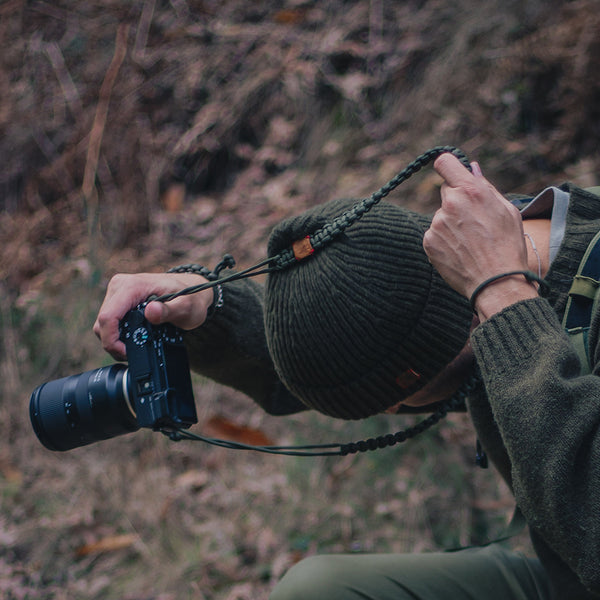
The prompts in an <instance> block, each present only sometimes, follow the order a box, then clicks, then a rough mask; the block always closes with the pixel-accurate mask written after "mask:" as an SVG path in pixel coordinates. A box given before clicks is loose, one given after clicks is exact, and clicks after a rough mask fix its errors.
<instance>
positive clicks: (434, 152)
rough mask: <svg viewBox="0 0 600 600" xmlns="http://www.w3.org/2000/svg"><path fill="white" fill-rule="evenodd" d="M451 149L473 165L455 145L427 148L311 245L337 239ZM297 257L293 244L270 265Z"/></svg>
mask: <svg viewBox="0 0 600 600" xmlns="http://www.w3.org/2000/svg"><path fill="white" fill-rule="evenodd" d="M446 153H450V154H453V155H454V156H456V158H458V160H460V162H461V163H462V164H463V165H465V167H466V168H467V169H469V170H470V169H471V167H470V165H469V161H468V159H467V157H466V155H465V154H464V153H463V152H462V150H459V149H458V148H455V147H453V146H436V147H435V148H431V150H428V151H427V152H424V153H423V154H421V155H420V156H418V157H417V158H416V159H415V160H413V161H412V162H411V163H410V164H409V165H408V166H407V167H405V168H404V169H403V170H402V171H400V173H398V175H396V176H395V177H394V178H393V179H391V180H390V181H388V183H386V184H385V185H384V186H383V187H381V188H380V189H379V190H377V191H376V192H374V193H373V194H372V195H371V196H370V197H369V198H364V199H363V200H361V201H360V202H358V203H357V204H356V205H355V206H353V207H352V208H350V209H348V210H347V211H346V212H344V213H342V214H341V215H340V216H339V217H336V218H335V219H334V220H333V221H332V222H331V223H328V224H327V225H324V226H323V227H322V228H321V229H319V230H317V231H316V232H315V233H313V234H312V235H310V236H309V240H310V245H311V247H312V250H313V251H314V252H316V251H318V250H319V249H320V248H322V247H323V246H325V245H326V244H328V243H329V242H331V241H332V240H334V239H335V238H336V237H337V236H338V235H340V234H341V233H343V232H344V231H345V230H346V229H347V228H348V227H350V225H352V224H353V223H354V222H356V221H358V219H360V218H361V217H362V216H363V215H364V214H365V213H366V212H368V211H369V210H371V208H373V206H375V205H376V204H377V203H378V202H379V201H380V200H382V199H383V198H385V197H386V196H387V195H388V194H389V193H390V192H391V191H393V190H394V189H396V188H397V187H398V186H399V185H400V184H401V183H403V182H405V181H406V180H407V179H408V178H409V177H412V175H414V174H415V173H416V172H417V171H420V170H421V169H422V168H423V167H424V166H426V165H428V164H429V163H430V162H432V161H434V160H435V159H436V158H437V157H438V156H440V155H441V154H446ZM297 260H298V259H297V257H296V255H295V253H294V251H293V250H292V249H291V248H288V249H286V250H283V251H282V252H280V253H279V254H278V255H277V256H275V257H274V258H273V259H272V264H271V268H272V269H273V270H282V269H286V268H288V267H289V266H291V265H292V264H294V263H295V262H296V261H297Z"/></svg>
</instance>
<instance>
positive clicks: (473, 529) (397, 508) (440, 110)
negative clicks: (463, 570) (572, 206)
mask: <svg viewBox="0 0 600 600" xmlns="http://www.w3.org/2000/svg"><path fill="white" fill-rule="evenodd" d="M597 9H598V2H597V1H592V0H577V1H573V2H569V3H562V2H541V1H540V2H527V3H523V2H516V1H515V2H513V1H508V2H507V1H503V2H500V1H499V0H498V1H496V0H494V1H492V2H485V3H481V2H472V1H467V0H459V1H458V2H453V3H448V2H444V1H442V0H429V1H416V0H415V1H410V2H402V3H392V2H384V1H383V0H370V1H368V2H367V1H343V0H335V1H333V2H327V3H318V2H297V1H287V2H277V3H274V4H273V3H266V2H265V3H256V2H255V3H247V2H242V1H240V0H225V1H223V2H213V1H211V0H187V1H186V0H172V1H171V2H159V1H158V0H140V1H136V2H122V1H120V0H110V1H108V2H103V3H92V2H87V1H84V2H77V3H75V2H69V1H66V0H63V1H59V2H52V3H50V2H25V1H24V0H9V1H8V2H5V3H3V4H2V6H0V41H1V44H2V52H1V53H0V82H1V84H2V90H3V92H2V94H0V132H1V135H0V156H1V158H2V168H1V169H0V211H1V213H0V291H1V292H2V298H3V302H2V304H1V309H0V335H1V340H2V344H1V347H0V391H1V404H0V419H1V423H2V432H3V435H2V440H1V441H0V494H1V495H0V498H1V502H2V505H1V510H0V547H1V549H0V595H2V596H3V597H6V598H9V599H13V598H14V599H20V598H36V599H37V598H44V599H46V598H47V599H56V600H60V599H69V600H71V599H74V598H75V599H78V598H123V599H127V600H133V599H136V600H142V599H148V600H150V599H153V600H159V599H160V600H173V599H180V598H198V599H205V600H217V599H218V600H225V599H227V600H246V599H256V598H266V597H267V595H268V591H269V590H270V589H271V588H272V586H273V585H274V583H275V582H276V581H277V579H278V578H279V577H280V576H281V574H282V573H283V572H285V570H286V569H287V568H288V567H289V566H290V565H291V564H293V563H294V562H295V561H297V560H299V559H301V558H302V557H303V556H307V555H309V554H313V553H316V552H333V551H335V552H338V551H340V552H357V551H428V550H433V549H436V548H440V547H449V546H457V545H463V544H469V543H472V542H481V541H484V540H487V539H489V538H490V537H493V536H495V535H498V534H499V533H500V532H502V529H503V525H504V523H505V522H506V519H507V518H508V517H509V516H510V512H511V500H510V496H509V494H508V492H507V490H506V489H505V488H504V487H503V486H502V484H501V483H500V482H499V481H498V480H497V479H496V477H495V476H494V474H493V472H492V471H482V470H478V469H475V468H474V467H473V464H472V463H473V453H474V442H475V440H474V434H473V432H472V430H471V427H470V425H469V423H468V418H467V417H466V416H465V415H453V416H451V417H450V418H449V419H448V421H447V422H445V423H444V424H442V425H441V426H439V427H437V428H436V429H435V430H434V431H432V432H430V433H428V434H425V435H424V436H422V437H421V439H417V440H414V441H412V442H409V443H408V444H405V445H403V446H402V447H398V448H393V449H388V450H385V451H379V452H375V453H370V454H368V455H361V456H353V457H346V458H343V459H333V458H326V459H325V458H319V459H306V458H283V457H271V456H265V455H261V454H252V453H244V452H234V451H228V450H224V449H219V448H211V447H207V446H204V445H201V444H193V443H188V442H180V443H174V442H171V441H169V440H167V439H166V438H163V437H161V436H160V435H159V434H153V433H151V432H139V433H137V434H134V435H130V436H125V437H122V438H117V439H114V440H110V441H107V442H103V443H101V444H96V445H94V446H91V447H88V448H82V449H79V450H76V451H73V452H70V453H67V454H64V455H57V454H53V453H50V452H48V451H46V450H45V449H44V448H42V447H41V446H40V444H39V443H38V442H37V440H36V439H35V436H34V435H33V433H32V431H31V427H30V425H29V420H28V414H27V410H28V400H29V394H30V392H31V391H32V389H33V388H34V387H35V386H36V385H38V384H39V383H41V382H43V381H45V380H48V379H52V378H57V377H60V376H64V375H67V374H71V373H76V372H79V371H81V370H84V369H88V368H93V367H96V366H99V365H101V364H104V363H106V362H109V359H108V357H106V356H104V355H103V353H102V352H101V350H100V348H99V347H98V344H97V342H96V340H95V338H94V337H93V335H92V334H91V331H90V328H91V324H92V322H93V320H94V316H95V312H96V310H97V308H98V305H99V303H100V301H101V298H102V295H103V290H104V287H105V285H106V282H107V279H108V278H109V277H110V275H111V274H112V273H114V272H117V271H136V270H142V269H148V270H163V269H165V268H166V267H169V266H172V265H173V264H178V263H183V262H191V261H192V262H204V263H205V264H210V265H212V264H214V263H215V262H216V261H218V260H219V259H220V258H221V256H222V255H223V253H225V252H230V253H233V254H234V256H235V257H236V259H237V260H238V263H239V264H240V265H242V266H245V265H249V264H251V263H252V262H253V261H256V260H258V259H260V258H261V257H262V256H263V255H264V252H265V246H266V238H267V236H268V232H269V230H270V229H271V227H272V226H273V225H274V224H275V223H276V222H277V221H279V220H280V219H282V218H284V217H285V216H288V215H290V214H294V213H296V212H298V211H299V210H302V209H303V208H304V207H307V206H310V205H312V204H314V203H317V202H321V201H325V200H328V199H330V198H333V197H335V196H342V195H344V196H357V197H360V196H364V195H366V194H368V193H370V192H372V191H374V190H375V189H377V188H378V187H379V186H381V185H382V184H383V183H385V182H386V181H387V180H388V179H389V178H391V177H392V176H393V175H394V174H395V173H396V172H397V171H398V170H400V169H401V168H402V167H403V166H405V164H407V162H409V161H410V160H412V159H413V158H414V157H415V156H416V155H417V154H419V153H421V152H422V151H424V150H426V149H427V148H429V147H431V146H434V145H439V144H451V145H457V146H460V147H462V148H463V149H464V150H465V151H466V152H467V153H468V155H469V156H471V157H472V158H474V159H477V160H479V161H480V163H481V164H482V167H483V168H484V171H485V172H486V173H487V174H488V175H489V176H490V178H491V179H492V180H493V181H494V182H495V183H496V184H497V185H498V187H500V188H501V189H503V190H505V191H511V192H512V191H526V192H535V191H537V190H538V189H539V188H540V187H541V186H543V185H546V184H548V183H558V182H561V181H563V180H565V179H570V180H573V181H575V182H576V183H579V184H580V185H583V186H586V185H594V184H597V183H598V179H597V174H598V172H599V166H600V165H599V158H598V156H599V155H598V139H599V135H600V125H599V114H598V111H599V108H598V107H599V106H600V102H599V100H600V88H599V85H600V84H599V83H598V78H597V73H598V69H599V66H600V65H599V64H598V62H599V60H600V51H599V48H598V44H599V40H600V37H599V36H598V31H599V20H598V14H600V13H599V12H598V10H597ZM438 186H439V181H438V179H437V177H436V176H435V175H432V173H431V171H429V170H426V171H425V172H424V173H422V174H419V175H418V176H415V178H414V179H411V180H410V181H409V182H407V183H406V184H405V185H404V186H403V188H402V189H401V190H399V191H398V192H395V193H394V194H393V196H392V198H391V201H394V202H398V203H402V204H404V205H406V206H409V207H411V208H414V209H417V210H421V211H423V212H428V211H431V210H433V209H435V207H436V206H437V196H438ZM195 389H196V396H197V403H198V410H199V413H200V421H201V422H200V424H199V426H198V428H199V430H202V428H203V427H207V426H208V424H210V423H212V424H213V425H214V423H215V422H221V423H229V424H233V425H234V426H235V428H234V430H235V431H237V432H238V433H239V432H240V431H250V430H252V431H258V432H260V433H261V434H263V435H264V436H267V437H268V438H269V439H272V440H274V441H276V442H277V443H282V444H283V443H294V442H313V441H314V442H320V441H322V442H326V441H332V440H334V441H349V440H358V439H362V438H365V437H369V436H372V435H377V434H380V433H387V432H389V431H390V430H396V429H400V428H403V427H405V426H406V425H408V424H409V423H410V422H409V421H407V420H403V421H399V420H398V421H397V420H395V419H394V420H390V419H389V418H387V419H386V418H383V417H382V418H375V419H371V420H368V421H367V422H362V423H339V422H335V421H332V420H329V419H326V418H324V417H320V416H318V415H313V414H303V415H299V416H295V417H291V418H289V419H276V418H272V417H268V416H266V415H264V414H263V413H262V412H261V411H260V410H259V409H258V408H256V407H255V406H253V405H252V404H251V403H250V402H249V401H248V400H247V399H246V398H244V397H243V396H241V395H240V394H238V393H236V392H233V391H231V390H227V389H223V388H220V387H218V386H216V385H215V384H213V383H211V382H208V381H203V380H200V379H196V380H195ZM516 543H518V544H521V545H523V547H524V548H527V545H526V540H525V539H524V538H519V539H518V540H517V542H516Z"/></svg>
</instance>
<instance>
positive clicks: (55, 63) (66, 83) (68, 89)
mask: <svg viewBox="0 0 600 600" xmlns="http://www.w3.org/2000/svg"><path fill="white" fill-rule="evenodd" d="M43 48H44V52H45V53H46V56H47V57H48V59H49V60H50V62H51V63H52V67H53V68H54V71H55V72H56V77H57V78H58V82H59V83H60V87H61V89H62V91H63V96H64V97H65V100H66V102H67V106H68V107H69V110H70V111H71V113H72V114H73V117H75V118H76V119H78V118H79V117H80V115H81V112H82V106H81V98H80V97H79V92H78V91H77V88H76V87H75V84H74V83H73V79H72V78H71V74H70V73H69V69H67V65H66V63H65V59H64V57H63V55H62V52H61V50H60V48H59V46H58V44H57V43H56V42H48V43H46V44H44V46H43Z"/></svg>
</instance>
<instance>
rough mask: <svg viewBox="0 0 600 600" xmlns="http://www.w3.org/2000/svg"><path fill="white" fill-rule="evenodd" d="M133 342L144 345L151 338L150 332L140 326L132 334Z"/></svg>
mask: <svg viewBox="0 0 600 600" xmlns="http://www.w3.org/2000/svg"><path fill="white" fill-rule="evenodd" d="M131 338H132V340H133V343H134V344H136V345H137V346H143V345H144V344H146V342H147V341H148V339H149V338H150V334H149V333H148V330H147V329H146V328H145V327H138V328H137V329H136V330H135V331H134V332H133V335H132V336H131Z"/></svg>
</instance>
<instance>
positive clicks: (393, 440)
mask: <svg viewBox="0 0 600 600" xmlns="http://www.w3.org/2000/svg"><path fill="white" fill-rule="evenodd" d="M445 153H450V154H453V155H454V156H456V158H458V160H459V161H460V162H461V163H462V164H463V165H464V166H465V167H466V168H467V169H468V170H469V171H470V170H471V167H470V164H469V161H468V159H467V157H466V155H465V154H464V153H463V152H462V151H461V150H460V149H459V148H456V147H454V146H436V147H435V148H431V149H430V150H427V151H426V152H424V153H423V154H421V155H420V156H418V157H417V158H416V159H415V160H414V161H412V162H411V163H410V164H408V165H407V166H406V167H405V168H404V169H403V170H402V171H400V173H398V174H397V175H396V176H395V177H394V178H393V179H391V180H390V181H388V183H386V184H385V185H384V186H383V187H381V188H380V189H379V190H377V191H376V192H374V193H373V194H372V195H371V196H370V197H369V198H364V199H362V200H360V201H359V202H357V203H356V204H355V205H354V206H353V207H352V208H350V209H349V210H347V211H345V212H344V213H342V214H341V215H339V216H338V217H336V218H335V219H333V221H331V222H330V223H328V224H326V225H325V226H323V227H322V228H321V229H318V230H317V231H316V232H314V233H313V234H312V235H310V236H308V241H309V243H310V248H311V254H312V253H314V252H316V251H318V250H319V249H320V248H322V247H323V246H325V245H326V244H328V243H330V242H331V241H333V240H335V238H336V237H338V236H339V235H340V234H341V233H343V232H344V231H345V230H346V229H347V228H348V227H350V226H351V225H352V224H353V223H355V222H356V221H358V220H359V219H360V218H361V217H362V216H363V215H364V214H365V213H366V212H368V211H369V210H370V209H371V208H373V206H375V205H376V204H377V203H378V202H379V201H380V200H382V199H383V198H385V197H386V196H387V195H388V194H389V193H390V192H391V191H393V190H394V189H395V188H396V187H398V186H399V185H400V184H401V183H403V182H404V181H406V180H407V179H409V178H410V177H411V176H412V175H414V174H415V173H417V172H418V171H420V170H421V169H422V168H423V167H425V166H426V165H428V164H429V163H431V162H432V161H434V160H435V159H436V158H437V157H438V156H440V155H442V154H445ZM298 260H299V258H298V257H297V255H296V253H295V251H294V249H293V248H287V249H285V250H283V251H281V252H280V253H279V254H277V255H275V256H273V257H271V258H267V259H265V260H263V261H261V262H259V263H257V264H256V265H254V266H252V267H249V268H247V269H244V270H243V271H239V272H237V273H232V274H231V275H227V276H225V277H221V276H220V274H221V271H222V270H223V269H225V268H232V267H234V266H235V261H234V260H233V257H232V256H231V255H225V256H224V257H223V260H222V261H221V262H220V263H219V264H218V265H217V266H216V267H215V269H214V270H213V271H211V270H210V269H208V268H206V267H201V266H199V265H192V264H190V265H182V266H180V267H176V268H175V269H171V271H172V272H190V271H191V272H197V273H200V274H202V275H203V276H204V277H206V278H207V279H208V280H209V281H208V282H207V283H204V284H201V285H198V286H192V287H189V288H185V289H183V290H180V291H179V292H176V293H173V294H165V295H163V296H160V297H159V298H155V300H158V301H161V302H168V301H169V300H173V299H174V298H177V297H178V296H185V295H189V294H194V293H196V292H200V291H202V290H205V289H208V288H212V287H215V286H220V285H221V284H223V283H227V282H230V281H236V280H238V279H243V278H247V277H252V276H255V275H260V274H264V273H270V272H273V271H280V270H283V269H287V268H289V267H291V266H293V265H294V264H296V263H297V262H298ZM480 384H481V379H480V377H479V376H478V374H477V372H473V373H472V374H471V376H470V377H469V378H467V380H466V381H465V382H464V383H463V384H462V385H461V387H460V388H459V390H458V391H457V392H456V393H455V394H454V395H453V396H452V397H451V398H449V399H448V400H445V401H443V402H441V403H440V404H439V406H438V408H437V410H436V411H435V412H434V413H433V414H431V415H430V416H429V417H427V418H426V419H424V420H423V421H420V422H419V423H417V424H416V425H414V426H413V427H409V428H407V429H405V430H402V431H398V432H397V433H395V434H388V435H384V436H380V437H377V438H370V439H367V440H363V441H359V442H352V443H348V444H317V445H311V446H247V445H245V444H240V443H237V442H232V441H227V440H216V439H214V438H205V437H203V436H200V435H197V434H194V433H191V432H189V431H186V430H183V429H182V430H178V431H169V432H166V431H165V433H166V434H167V435H168V436H169V437H170V438H171V439H172V440H174V441H178V440H182V439H192V440H197V441H203V442H206V443H209V444H213V445H217V446H221V447H226V448H230V449H242V450H256V451H259V452H266V453H270V454H286V455H292V456H345V455H347V454H354V453H357V452H368V451H370V450H377V449H380V448H387V447H390V446H394V445H396V444H398V443H402V442H405V441H406V440H408V439H411V438H413V437H415V436H416V435H419V434H420V433H423V432H424V431H426V430H427V429H429V428H430V427H432V426H433V425H435V424H436V423H438V422H439V421H440V420H441V419H442V418H444V417H445V416H446V415H447V413H448V412H449V411H453V410H461V409H464V406H465V399H466V398H467V397H468V396H469V395H470V394H471V393H472V392H473V391H474V390H475V389H476V388H477V387H478V386H479V385H480Z"/></svg>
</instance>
